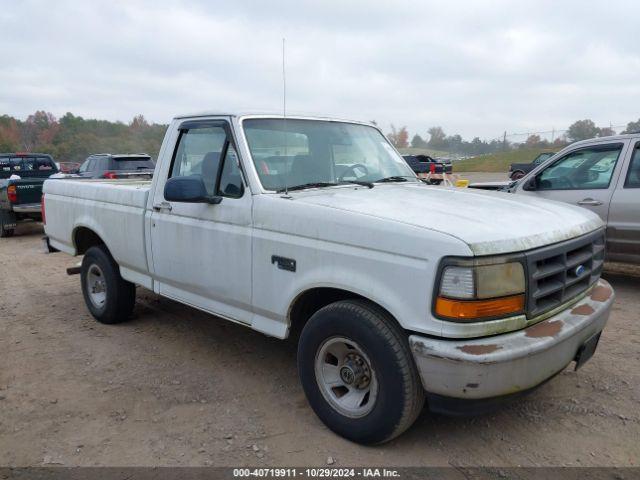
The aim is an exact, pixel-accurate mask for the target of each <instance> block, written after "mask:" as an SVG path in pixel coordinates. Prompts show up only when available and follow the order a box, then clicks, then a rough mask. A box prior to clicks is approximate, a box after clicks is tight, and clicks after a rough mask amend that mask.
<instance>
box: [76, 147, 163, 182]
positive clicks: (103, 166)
mask: <svg viewBox="0 0 640 480" xmlns="http://www.w3.org/2000/svg"><path fill="white" fill-rule="evenodd" d="M154 168H155V164H154V163H153V161H152V160H151V157H150V156H149V155H147V154H146V153H125V154H112V153H96V154H94V155H91V156H89V157H88V158H87V159H86V160H85V161H84V162H83V163H82V165H80V168H79V169H78V172H77V173H78V175H80V176H81V177H83V178H110V179H114V178H135V177H148V176H150V175H153V170H154Z"/></svg>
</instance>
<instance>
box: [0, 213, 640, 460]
mask: <svg viewBox="0 0 640 480" xmlns="http://www.w3.org/2000/svg"><path fill="white" fill-rule="evenodd" d="M41 235H42V230H41V228H40V227H39V226H38V225H35V224H33V225H29V226H23V227H21V228H20V229H19V230H18V232H17V234H16V237H14V238H11V239H2V240H1V241H0V266H1V267H0V278H1V280H0V465H18V466H26V465H43V464H44V465H47V464H48V465H57V464H60V465H67V466H68V465H114V466H125V465H224V466H238V465H325V464H326V462H327V459H328V457H333V459H335V465H354V466H356V465H372V464H375V465H395V466H400V465H438V466H446V465H456V466H472V465H486V466H514V465H524V466H531V465H583V466H588V465H607V466H612V465H616V466H628V465H638V463H639V462H640V314H639V313H638V312H640V278H634V277H630V276H622V275H616V274H607V275H606V277H607V279H608V280H609V281H610V282H611V283H612V284H613V286H614V287H615V289H616V292H617V295H618V299H617V302H616V305H615V308H614V311H613V314H612V317H611V320H610V322H609V325H608V327H607V329H606V330H605V333H604V335H603V338H602V340H601V343H600V347H599V349H598V352H597V353H596V355H595V357H594V358H593V359H592V360H591V361H590V362H589V363H588V364H587V365H586V366H585V367H584V368H583V369H581V370H580V371H579V372H577V373H576V372H573V371H572V370H571V369H567V370H566V371H565V372H563V373H562V374H561V375H559V376H558V377H556V378H555V379H554V380H553V381H551V382H550V383H548V384H546V385H545V386H544V387H542V388H541V389H539V390H537V391H536V392H534V393H533V394H532V395H530V396H529V397H527V398H526V399H524V400H522V401H519V402H517V403H515V404H512V405H510V406H508V407H506V408H504V409H503V410H501V411H499V412H498V413H495V414H492V415H488V416H483V417H477V418H472V419H460V418H447V417H442V416H435V415H432V414H430V413H428V412H427V411H425V412H424V413H423V415H422V416H421V417H420V418H419V420H418V421H417V422H416V424H415V425H414V427H413V428H411V429H410V430H409V431H408V432H407V433H405V434H404V435H403V436H401V437H400V438H398V439H396V440H395V441H393V442H391V443H389V444H387V445H384V446H380V447H375V448H374V447H369V448H365V447H361V446H358V445H355V444H352V443H350V442H348V441H346V440H343V439H341V438H338V437H337V436H335V435H334V434H333V433H331V432H330V431H328V430H327V429H326V428H325V427H324V426H323V425H322V424H321V423H320V421H319V420H318V419H317V418H316V417H315V416H314V414H313V412H312V411H311V409H310V408H309V407H308V406H307V402H306V400H305V397H304V395H303V392H302V390H301V388H300V386H299V384H298V381H297V376H296V366H295V348H294V346H293V345H292V344H291V343H288V342H282V341H279V340H274V339H270V338H267V337H265V336H262V335H260V334H258V333H254V332H252V331H250V330H248V329H245V328H243V327H240V326H236V325H232V324H229V323H226V322H224V321H222V320H219V319H216V318H214V317H211V316H208V315H205V314H203V313H200V312H198V311H196V310H193V309H190V308H188V307H185V306H182V305H180V304H177V303H174V302H172V301H169V300H165V299H162V298H160V297H158V296H156V295H154V294H153V293H150V292H149V291H146V290H142V289H140V290H139V292H138V300H139V302H138V305H137V306H136V309H135V317H134V318H133V319H132V321H130V322H129V323H126V324H122V325H118V326H105V325H100V324H98V323H96V322H95V321H94V320H93V318H92V317H91V316H90V315H89V314H88V312H87V310H86V309H85V306H84V303H83V300H82V295H81V292H80V286H79V277H78V276H73V277H69V276H67V275H66V274H65V269H66V268H67V267H69V266H72V265H74V264H75V263H76V262H77V259H73V258H71V257H69V256H67V255H65V254H62V253H58V254H55V255H45V254H44V253H41V251H40V237H41Z"/></svg>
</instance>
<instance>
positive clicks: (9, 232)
mask: <svg viewBox="0 0 640 480" xmlns="http://www.w3.org/2000/svg"><path fill="white" fill-rule="evenodd" d="M14 233H15V230H14V229H13V228H7V229H5V228H4V225H0V238H9V237H13V234H14Z"/></svg>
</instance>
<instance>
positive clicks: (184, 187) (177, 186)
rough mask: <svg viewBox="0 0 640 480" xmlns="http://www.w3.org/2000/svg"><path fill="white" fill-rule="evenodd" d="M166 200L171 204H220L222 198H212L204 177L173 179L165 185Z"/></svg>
mask: <svg viewBox="0 0 640 480" xmlns="http://www.w3.org/2000/svg"><path fill="white" fill-rule="evenodd" d="M164 198H165V200H168V201H170V202H185V203H210V204H213V205H215V204H218V203H220V202H221V201H222V197H220V196H210V195H209V194H208V193H207V188H206V187H205V186H204V181H203V180H202V177H199V176H188V177H173V178H170V179H169V180H167V183H165V184H164Z"/></svg>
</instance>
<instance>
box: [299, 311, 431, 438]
mask: <svg viewBox="0 0 640 480" xmlns="http://www.w3.org/2000/svg"><path fill="white" fill-rule="evenodd" d="M298 369H299V374H300V380H301V382H302V387H303V388H304V391H305V394H306V396H307V399H308V400H309V403H310V404H311V407H312V408H313V410H314V411H315V413H316V415H318V417H319V418H320V419H321V420H322V421H323V422H324V423H325V424H326V425H327V426H328V427H329V428H330V429H331V430H333V431H334V432H336V433H337V434H339V435H342V436H343V437H345V438H348V439H349V440H352V441H355V442H358V443H364V444H375V443H382V442H386V441H388V440H391V439H392V438H394V437H396V436H397V435H400V434H401V433H402V432H403V431H405V430H406V429H407V428H409V427H410V426H411V425H412V424H413V422H414V421H415V419H416V417H417V416H418V414H419V413H420V411H421V410H422V407H423V405H424V391H423V389H422V384H421V382H420V378H419V376H418V372H417V369H416V366H415V364H414V362H413V357H412V356H411V352H410V350H409V345H408V342H407V338H406V334H405V333H404V332H403V331H402V330H401V329H400V327H399V326H398V325H397V324H396V323H395V321H394V319H393V318H391V317H390V316H389V315H388V314H387V313H386V312H385V311H383V310H382V309H380V308H378V307H376V306H374V305H371V304H369V303H367V302H364V301H358V300H345V301H340V302H336V303H333V304H331V305H328V306H326V307H324V308H322V309H320V310H319V311H318V312H316V313H315V314H314V315H313V316H312V317H311V319H310V320H309V322H308V323H307V324H306V325H305V327H304V329H303V331H302V335H301V337H300V342H299V344H298Z"/></svg>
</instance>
